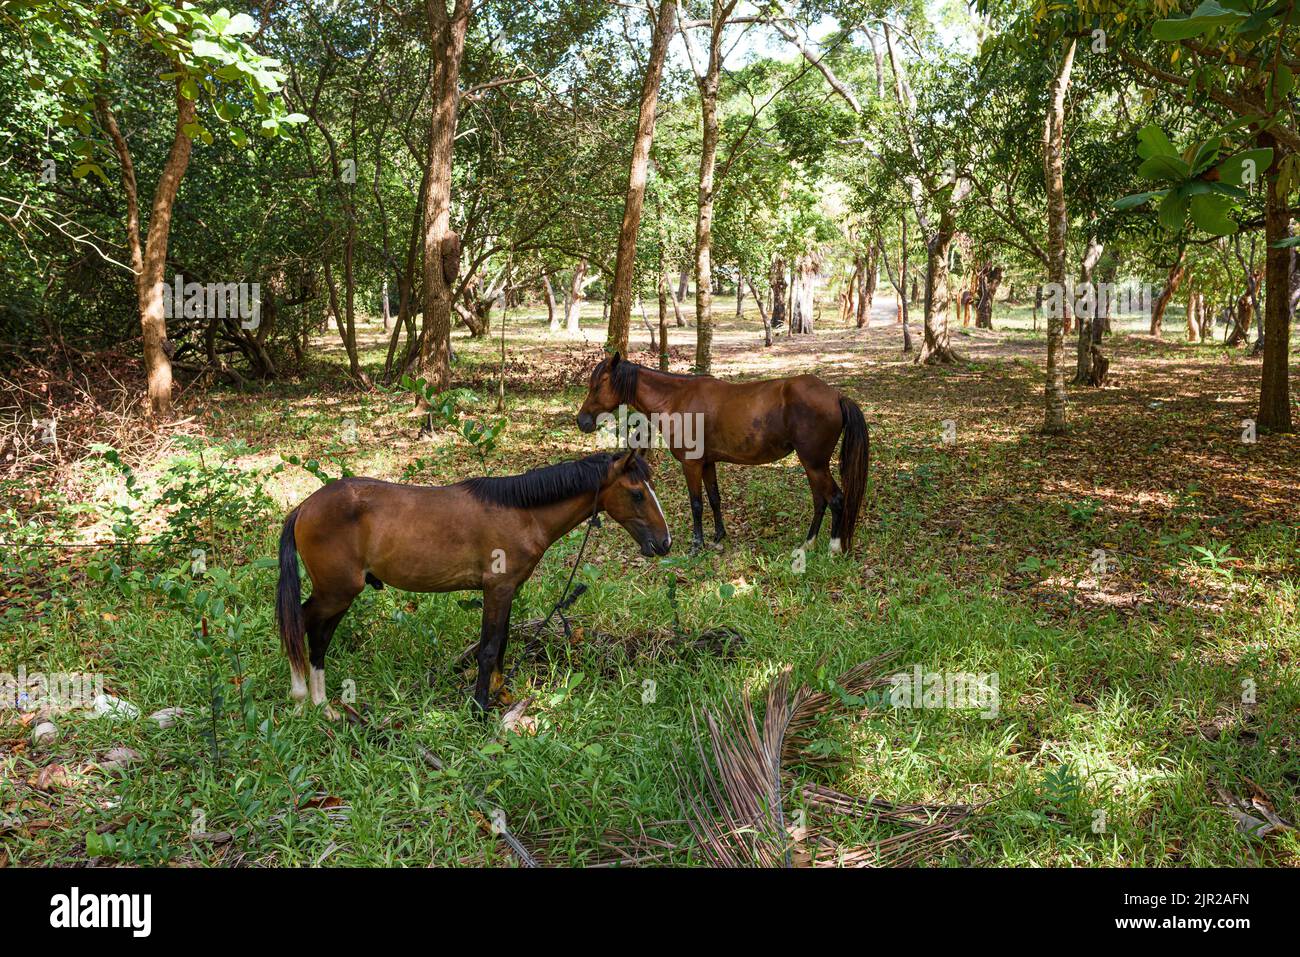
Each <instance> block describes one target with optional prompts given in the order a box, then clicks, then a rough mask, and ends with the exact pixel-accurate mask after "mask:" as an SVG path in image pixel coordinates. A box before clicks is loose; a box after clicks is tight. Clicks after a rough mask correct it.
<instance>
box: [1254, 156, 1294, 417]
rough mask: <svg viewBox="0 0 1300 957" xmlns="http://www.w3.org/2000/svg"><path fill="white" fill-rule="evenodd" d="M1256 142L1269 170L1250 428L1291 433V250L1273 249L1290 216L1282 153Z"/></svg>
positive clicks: (1283, 234)
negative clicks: (1259, 360)
mask: <svg viewBox="0 0 1300 957" xmlns="http://www.w3.org/2000/svg"><path fill="white" fill-rule="evenodd" d="M1259 141H1260V145H1261V146H1271V147H1273V165H1271V166H1270V167H1269V168H1268V176H1267V180H1268V193H1267V195H1266V197H1265V205H1264V254H1265V260H1264V282H1265V301H1264V369H1263V375H1262V377H1261V379H1260V389H1259V416H1258V417H1257V419H1256V424H1257V425H1258V427H1259V428H1260V429H1261V430H1263V431H1268V432H1292V431H1294V427H1293V426H1292V422H1291V394H1290V383H1289V380H1288V369H1287V363H1288V361H1289V358H1290V347H1291V342H1290V333H1291V250H1290V249H1278V248H1276V246H1277V244H1278V243H1280V242H1281V241H1282V240H1284V239H1286V238H1288V237H1289V236H1290V234H1291V229H1290V222H1291V211H1290V210H1289V209H1288V208H1287V202H1286V200H1287V198H1286V194H1285V193H1283V192H1282V191H1281V190H1279V189H1278V170H1279V169H1280V168H1281V166H1282V160H1283V155H1282V154H1283V152H1284V151H1283V148H1282V146H1281V144H1280V143H1278V141H1277V139H1276V137H1274V136H1273V135H1272V134H1271V133H1268V132H1264V133H1261V134H1260V137H1259Z"/></svg>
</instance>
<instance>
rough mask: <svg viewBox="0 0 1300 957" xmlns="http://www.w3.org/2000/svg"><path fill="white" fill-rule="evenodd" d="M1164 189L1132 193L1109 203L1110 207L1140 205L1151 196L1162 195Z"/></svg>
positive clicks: (1129, 207) (1130, 207)
mask: <svg viewBox="0 0 1300 957" xmlns="http://www.w3.org/2000/svg"><path fill="white" fill-rule="evenodd" d="M1164 192H1165V191H1164V190H1156V191H1154V192H1150V193H1134V194H1133V195H1132V196H1125V197H1123V198H1122V199H1117V200H1115V202H1113V203H1111V208H1112V209H1133V208H1134V207H1135V206H1141V205H1142V204H1143V203H1145V202H1146V201H1147V200H1149V199H1150V198H1151V197H1153V196H1163V195H1164Z"/></svg>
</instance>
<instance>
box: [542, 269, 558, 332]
mask: <svg viewBox="0 0 1300 957" xmlns="http://www.w3.org/2000/svg"><path fill="white" fill-rule="evenodd" d="M542 291H543V292H544V293H545V295H546V327H547V328H548V329H549V330H550V331H551V332H559V330H560V320H559V318H558V317H557V316H556V314H555V307H556V302H555V287H554V286H552V285H551V277H550V276H549V275H547V274H546V273H542Z"/></svg>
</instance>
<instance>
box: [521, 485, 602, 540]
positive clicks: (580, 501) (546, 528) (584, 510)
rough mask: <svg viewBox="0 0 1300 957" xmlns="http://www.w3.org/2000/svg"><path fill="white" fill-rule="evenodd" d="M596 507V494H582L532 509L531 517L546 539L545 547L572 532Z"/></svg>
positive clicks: (589, 516)
mask: <svg viewBox="0 0 1300 957" xmlns="http://www.w3.org/2000/svg"><path fill="white" fill-rule="evenodd" d="M595 507H596V493H595V492H583V493H582V494H581V495H575V496H573V497H572V498H566V499H562V500H560V501H558V502H551V503H550V504H549V505H542V506H539V507H538V508H535V509H533V517H534V519H535V520H536V521H537V524H538V525H539V526H540V527H541V529H542V532H543V533H544V534H545V536H546V537H547V540H548V541H547V547H550V545H551V544H553V543H555V542H556V541H558V540H559V539H561V538H563V537H564V536H565V535H567V534H569V532H571V531H573V530H574V529H575V528H577V527H578V526H579V525H581V524H582V523H583V522H585V521H586V520H587V519H589V518H591V513H592V511H593V510H594V509H595Z"/></svg>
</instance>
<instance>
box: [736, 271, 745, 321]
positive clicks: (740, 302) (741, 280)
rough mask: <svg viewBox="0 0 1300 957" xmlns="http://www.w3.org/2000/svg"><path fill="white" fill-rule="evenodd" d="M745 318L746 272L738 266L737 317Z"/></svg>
mask: <svg viewBox="0 0 1300 957" xmlns="http://www.w3.org/2000/svg"><path fill="white" fill-rule="evenodd" d="M744 318H745V274H744V273H742V272H741V271H740V268H739V267H737V268H736V319H737V320H740V319H744Z"/></svg>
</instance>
